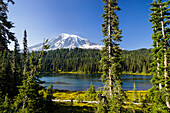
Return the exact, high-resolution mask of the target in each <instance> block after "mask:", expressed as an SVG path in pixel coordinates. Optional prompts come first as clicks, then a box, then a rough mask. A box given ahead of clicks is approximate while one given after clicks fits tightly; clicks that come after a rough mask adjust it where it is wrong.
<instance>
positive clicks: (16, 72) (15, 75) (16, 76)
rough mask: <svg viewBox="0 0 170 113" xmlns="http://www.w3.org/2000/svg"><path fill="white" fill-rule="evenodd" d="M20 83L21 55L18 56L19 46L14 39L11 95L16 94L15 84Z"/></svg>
mask: <svg viewBox="0 0 170 113" xmlns="http://www.w3.org/2000/svg"><path fill="white" fill-rule="evenodd" d="M21 83H22V73H21V56H20V48H19V44H18V41H17V40H15V45H14V51H13V57H12V82H11V84H12V86H13V88H12V90H13V97H14V96H16V94H18V88H17V86H19V85H21Z"/></svg>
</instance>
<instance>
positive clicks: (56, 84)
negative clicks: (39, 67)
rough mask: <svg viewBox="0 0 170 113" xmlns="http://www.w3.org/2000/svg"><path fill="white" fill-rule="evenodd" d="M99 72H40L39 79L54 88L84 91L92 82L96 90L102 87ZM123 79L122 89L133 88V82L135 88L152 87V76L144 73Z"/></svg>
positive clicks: (123, 76) (124, 76)
mask: <svg viewBox="0 0 170 113" xmlns="http://www.w3.org/2000/svg"><path fill="white" fill-rule="evenodd" d="M100 78H101V74H63V73H62V74H61V73H55V74H52V73H43V74H40V80H42V81H45V82H46V83H45V84H44V85H45V86H49V85H50V84H51V83H53V88H54V89H60V90H61V89H63V90H72V91H86V90H87V88H89V87H90V83H91V82H93V85H94V86H95V89H96V90H100V88H101V87H103V82H101V80H100ZM120 78H121V80H122V81H123V86H122V88H123V90H133V84H134V83H135V84H136V89H137V90H148V89H150V88H151V87H152V84H151V82H150V80H151V79H152V76H146V75H121V76H120Z"/></svg>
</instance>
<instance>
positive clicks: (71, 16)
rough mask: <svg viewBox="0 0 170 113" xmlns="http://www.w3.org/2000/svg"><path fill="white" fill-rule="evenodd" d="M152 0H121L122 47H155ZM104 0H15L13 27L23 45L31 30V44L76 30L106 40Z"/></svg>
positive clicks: (128, 48)
mask: <svg viewBox="0 0 170 113" xmlns="http://www.w3.org/2000/svg"><path fill="white" fill-rule="evenodd" d="M151 2H152V0H119V7H120V8H121V9H122V10H121V11H119V12H118V13H117V14H118V16H119V19H120V26H119V27H120V29H122V30H123V34H122V36H123V38H122V42H121V43H120V44H121V45H120V46H121V47H122V48H124V49H126V50H134V49H139V48H151V47H152V46H151V45H152V39H151V35H152V29H151V26H152V24H151V23H149V22H148V20H149V18H150V16H149V13H150V11H149V7H150V6H149V5H148V4H149V3H151ZM102 6H103V2H102V1H101V0H15V5H9V13H8V16H9V20H10V21H12V22H13V23H14V25H15V28H13V29H12V31H13V32H14V33H15V36H16V37H17V38H18V40H19V43H20V46H21V48H22V43H23V42H22V41H23V33H24V30H25V29H26V30H27V33H28V34H27V35H28V36H27V38H28V45H29V46H31V45H35V44H37V43H40V42H42V41H43V39H44V38H48V39H53V38H55V37H56V36H58V35H59V34H61V33H68V34H75V35H78V36H81V37H82V38H87V39H89V40H90V41H92V42H96V43H99V44H102V42H101V40H102V38H103V37H102V31H101V24H102V21H103V19H102V18H101V15H102V14H103V7H102Z"/></svg>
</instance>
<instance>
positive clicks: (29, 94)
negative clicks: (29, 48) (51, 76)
mask: <svg viewBox="0 0 170 113" xmlns="http://www.w3.org/2000/svg"><path fill="white" fill-rule="evenodd" d="M46 43H47V41H46V42H45V43H43V49H42V51H41V53H40V55H39V57H38V58H37V57H35V56H34V52H32V54H31V57H30V70H28V72H26V74H27V75H26V77H25V79H24V80H23V85H22V86H20V87H19V88H20V89H19V94H18V96H16V98H15V103H14V111H15V112H26V113H27V112H28V113H38V112H39V113H40V112H45V99H44V97H43V96H44V94H43V92H40V91H41V90H43V89H44V87H43V86H41V85H40V84H42V83H43V82H42V81H40V80H39V77H38V75H39V72H40V68H41V57H42V56H43V54H44V49H46V48H48V47H49V46H47V45H45V44H46Z"/></svg>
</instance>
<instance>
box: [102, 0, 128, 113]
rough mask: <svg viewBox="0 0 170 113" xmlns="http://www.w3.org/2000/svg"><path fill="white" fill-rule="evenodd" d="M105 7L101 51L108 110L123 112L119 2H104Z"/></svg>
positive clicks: (106, 0)
mask: <svg viewBox="0 0 170 113" xmlns="http://www.w3.org/2000/svg"><path fill="white" fill-rule="evenodd" d="M102 1H103V2H104V3H105V4H106V5H104V13H105V14H103V15H102V17H103V22H104V23H103V24H102V28H103V29H102V31H103V36H104V37H106V36H107V37H106V38H104V39H103V42H104V44H105V45H104V47H103V49H102V50H101V54H102V58H101V61H100V63H101V67H102V69H103V75H102V78H103V79H106V82H105V88H104V90H105V95H106V97H107V100H108V101H109V102H108V105H109V107H108V110H109V112H110V113H114V112H115V113H118V112H123V111H124V108H123V99H125V97H124V93H123V91H122V88H121V86H122V85H121V84H122V82H121V80H120V77H119V75H120V73H121V65H120V61H121V49H120V47H119V43H118V42H120V41H121V38H122V36H121V33H122V30H120V29H119V27H118V26H119V19H118V16H117V15H116V12H117V11H119V10H120V8H119V7H118V3H117V2H118V0H102Z"/></svg>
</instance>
